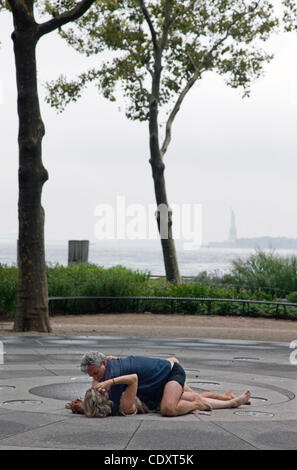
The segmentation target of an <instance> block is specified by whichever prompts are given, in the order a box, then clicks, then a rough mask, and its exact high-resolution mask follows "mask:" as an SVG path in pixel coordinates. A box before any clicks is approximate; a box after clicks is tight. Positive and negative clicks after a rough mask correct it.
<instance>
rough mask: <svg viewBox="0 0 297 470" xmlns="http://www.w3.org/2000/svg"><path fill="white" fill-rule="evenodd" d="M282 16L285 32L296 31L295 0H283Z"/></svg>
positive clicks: (296, 14)
mask: <svg viewBox="0 0 297 470" xmlns="http://www.w3.org/2000/svg"><path fill="white" fill-rule="evenodd" d="M282 3H283V6H284V14H283V21H284V25H285V30H286V31H288V32H290V31H296V30H297V4H296V1H295V0H283V1H282Z"/></svg>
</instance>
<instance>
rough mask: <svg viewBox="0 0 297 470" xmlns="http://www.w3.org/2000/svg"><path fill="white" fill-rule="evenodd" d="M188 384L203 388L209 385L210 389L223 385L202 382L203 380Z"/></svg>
mask: <svg viewBox="0 0 297 470" xmlns="http://www.w3.org/2000/svg"><path fill="white" fill-rule="evenodd" d="M188 383H189V384H190V385H192V386H194V385H196V386H198V385H203V386H205V385H207V386H210V387H220V386H221V384H220V383H219V382H201V380H199V381H197V382H196V381H195V382H188Z"/></svg>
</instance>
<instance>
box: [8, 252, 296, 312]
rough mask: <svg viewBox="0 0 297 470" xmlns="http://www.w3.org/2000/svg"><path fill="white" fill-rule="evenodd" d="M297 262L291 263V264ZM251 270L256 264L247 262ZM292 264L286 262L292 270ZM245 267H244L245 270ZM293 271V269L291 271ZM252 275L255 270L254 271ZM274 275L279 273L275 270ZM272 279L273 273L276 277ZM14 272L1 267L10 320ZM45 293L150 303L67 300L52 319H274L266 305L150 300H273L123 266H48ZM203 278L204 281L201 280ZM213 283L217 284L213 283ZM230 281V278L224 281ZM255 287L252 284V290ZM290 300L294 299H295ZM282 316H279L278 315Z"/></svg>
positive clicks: (254, 291)
mask: <svg viewBox="0 0 297 470" xmlns="http://www.w3.org/2000/svg"><path fill="white" fill-rule="evenodd" d="M295 262H296V260H295ZM249 263H250V264H252V265H253V266H254V265H255V264H256V262H255V261H253V260H249ZM292 263H293V262H292V261H291V263H289V265H290V266H292ZM250 264H249V265H250ZM259 264H262V267H264V264H265V268H267V267H268V266H270V264H271V263H269V262H267V261H266V263H264V261H263V259H262V258H261V261H260V260H258V265H259ZM290 269H292V268H290ZM254 272H255V271H254ZM278 272H279V271H278ZM275 275H276V273H275ZM17 278H18V269H17V267H15V266H12V267H8V266H5V265H0V315H12V316H13V315H14V311H15V307H16V294H17V283H18V279H17ZM47 278H48V289H49V296H50V297H90V296H91V297H97V296H106V297H150V299H144V300H138V301H137V303H136V302H135V301H133V300H131V301H130V300H129V301H127V300H126V301H123V300H114V301H111V300H106V301H100V303H99V302H94V301H88V300H83V301H78V302H76V301H75V300H70V301H69V300H68V301H59V302H58V303H55V306H54V311H55V313H56V314H58V313H60V314H61V313H65V314H67V313H68V314H71V313H72V314H73V313H92V312H94V313H100V312H134V311H135V312H146V311H149V312H157V313H179V314H199V315H200V314H201V315H203V314H209V313H211V314H217V315H219V314H221V315H223V314H224V315H226V314H230V315H242V316H244V315H247V314H249V315H251V314H252V315H262V316H263V315H264V316H271V317H273V316H275V312H276V310H275V307H269V306H267V305H254V304H250V306H249V311H247V306H244V305H242V304H240V303H239V304H237V303H234V302H228V301H226V302H216V301H212V302H211V304H210V303H209V302H208V301H207V300H205V301H204V302H193V301H189V300H183V301H174V300H173V301H172V300H166V301H161V300H152V299H151V297H186V298H194V297H197V298H202V299H209V298H214V299H218V298H221V299H245V300H268V301H274V300H276V297H275V295H274V294H273V293H271V294H269V293H267V292H263V291H261V290H259V289H258V286H257V288H256V289H254V288H249V289H248V288H244V282H243V281H242V287H241V288H240V289H238V288H237V289H234V287H233V285H228V284H227V283H226V285H220V286H219V285H216V284H215V278H213V279H214V281H213V282H212V283H211V282H210V278H211V276H209V278H208V279H207V278H206V276H205V274H204V275H200V276H198V278H197V279H198V280H197V279H196V280H194V281H193V282H182V283H181V284H173V283H169V282H167V281H166V280H165V279H164V278H160V279H152V278H150V274H149V273H148V272H147V273H143V272H140V271H133V270H131V269H127V268H125V267H123V266H115V267H112V268H108V269H104V268H102V267H98V266H96V265H92V264H77V265H74V264H73V265H70V266H67V267H66V266H61V265H54V266H47ZM206 279H207V282H205V280H206ZM216 280H218V279H216ZM229 281H230V282H231V281H232V282H234V278H233V277H232V278H229ZM253 286H254V285H253ZM293 294H294V295H295V296H294V295H293ZM293 294H292V297H290V296H287V299H288V300H289V299H292V300H290V301H291V302H294V303H295V302H297V296H296V292H295V293H293ZM280 314H281V312H280ZM287 314H288V315H290V316H291V318H295V316H296V314H297V309H296V308H295V307H290V310H288V311H287Z"/></svg>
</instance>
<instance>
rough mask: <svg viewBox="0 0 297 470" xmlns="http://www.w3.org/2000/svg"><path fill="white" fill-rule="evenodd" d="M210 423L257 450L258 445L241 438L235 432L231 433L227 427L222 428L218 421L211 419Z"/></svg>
mask: <svg viewBox="0 0 297 470" xmlns="http://www.w3.org/2000/svg"><path fill="white" fill-rule="evenodd" d="M212 424H214V425H216V426H217V427H218V428H220V429H222V430H223V431H225V432H227V433H228V434H231V435H232V436H234V437H236V438H237V439H239V440H240V441H242V442H244V443H245V444H248V445H250V446H252V447H254V449H255V450H259V447H256V446H255V445H254V444H252V443H251V442H249V441H248V440H247V439H243V438H242V437H240V436H238V435H237V434H235V433H233V432H232V431H230V430H229V429H226V428H224V426H223V425H222V424H221V425H220V424H219V423H217V422H214V421H212Z"/></svg>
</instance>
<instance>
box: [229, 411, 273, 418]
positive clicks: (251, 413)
mask: <svg viewBox="0 0 297 470" xmlns="http://www.w3.org/2000/svg"><path fill="white" fill-rule="evenodd" d="M234 414H235V415H239V416H254V417H259V418H266V417H267V418H268V417H272V416H274V414H273V413H267V412H266V411H234Z"/></svg>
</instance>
